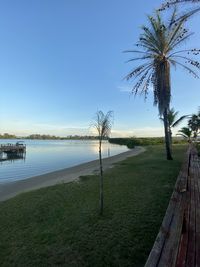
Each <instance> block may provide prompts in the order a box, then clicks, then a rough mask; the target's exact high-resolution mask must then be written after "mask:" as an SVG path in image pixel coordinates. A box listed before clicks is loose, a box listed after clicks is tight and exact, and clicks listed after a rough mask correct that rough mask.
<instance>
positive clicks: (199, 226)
mask: <svg viewBox="0 0 200 267" xmlns="http://www.w3.org/2000/svg"><path fill="white" fill-rule="evenodd" d="M196 186H197V189H196V190H197V195H196V199H197V202H196V203H197V206H196V266H200V162H199V161H198V162H197V170H196Z"/></svg>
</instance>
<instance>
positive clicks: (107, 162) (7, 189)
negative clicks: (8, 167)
mask: <svg viewBox="0 0 200 267" xmlns="http://www.w3.org/2000/svg"><path fill="white" fill-rule="evenodd" d="M144 151H145V149H144V148H143V147H136V148H134V149H131V150H129V151H127V152H124V153H121V154H118V155H115V156H112V157H109V158H105V159H103V167H104V170H106V169H108V168H111V167H112V166H113V164H114V163H117V162H119V161H122V160H124V159H126V158H127V157H131V156H136V155H138V154H140V153H142V152H144ZM98 168H99V161H98V160H93V161H90V162H87V163H83V164H80V165H77V166H74V167H71V168H66V169H62V170H59V171H54V172H51V173H47V174H43V175H39V176H35V177H31V178H28V179H26V180H21V181H16V182H11V183H8V184H2V185H0V201H4V200H7V199H9V198H12V197H14V196H16V195H18V194H20V193H23V192H27V191H31V190H35V189H39V188H42V187H47V186H52V185H55V184H59V183H68V182H71V181H74V180H77V179H78V178H79V177H80V176H84V175H89V174H95V173H98V171H99V169H98Z"/></svg>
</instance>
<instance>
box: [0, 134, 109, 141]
mask: <svg viewBox="0 0 200 267" xmlns="http://www.w3.org/2000/svg"><path fill="white" fill-rule="evenodd" d="M0 139H34V140H98V136H93V135H84V136H82V135H69V136H66V137H60V136H55V135H48V134H31V135H28V136H23V137H19V136H16V135H14V134H8V133H4V134H0ZM105 139H106V138H104V140H105Z"/></svg>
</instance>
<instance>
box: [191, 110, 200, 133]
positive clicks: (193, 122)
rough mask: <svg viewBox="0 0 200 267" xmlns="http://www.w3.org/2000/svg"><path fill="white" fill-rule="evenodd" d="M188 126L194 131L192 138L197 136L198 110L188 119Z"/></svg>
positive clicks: (199, 126)
mask: <svg viewBox="0 0 200 267" xmlns="http://www.w3.org/2000/svg"><path fill="white" fill-rule="evenodd" d="M188 126H189V127H190V128H191V129H192V131H193V132H194V138H196V137H197V135H198V133H199V130H200V110H199V112H198V113H197V114H193V115H192V116H191V118H190V120H189V121H188Z"/></svg>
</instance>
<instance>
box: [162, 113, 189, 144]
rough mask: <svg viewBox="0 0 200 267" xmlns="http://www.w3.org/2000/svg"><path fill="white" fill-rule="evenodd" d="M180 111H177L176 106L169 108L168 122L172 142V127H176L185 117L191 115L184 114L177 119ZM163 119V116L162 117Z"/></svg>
mask: <svg viewBox="0 0 200 267" xmlns="http://www.w3.org/2000/svg"><path fill="white" fill-rule="evenodd" d="M178 113H179V112H178V111H175V110H174V108H171V109H169V111H168V115H167V118H168V124H169V129H168V131H169V136H170V142H171V143H172V128H174V127H176V126H178V125H179V123H181V122H182V121H183V120H184V119H185V118H187V117H188V116H189V115H183V116H181V117H180V118H178V119H177V116H178ZM160 119H161V120H162V121H163V118H160Z"/></svg>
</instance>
